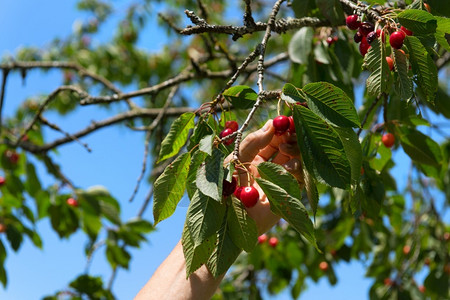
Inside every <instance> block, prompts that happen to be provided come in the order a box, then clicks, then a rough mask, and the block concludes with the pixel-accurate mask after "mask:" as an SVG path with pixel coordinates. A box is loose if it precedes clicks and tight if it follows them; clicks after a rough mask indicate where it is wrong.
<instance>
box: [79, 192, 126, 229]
mask: <svg viewBox="0 0 450 300" xmlns="http://www.w3.org/2000/svg"><path fill="white" fill-rule="evenodd" d="M78 195H83V197H84V198H88V199H90V204H91V206H92V205H94V206H95V208H94V209H95V210H96V211H98V212H100V213H101V214H102V215H103V216H104V217H105V218H107V219H108V220H109V221H111V222H112V223H114V224H116V225H119V224H120V223H121V220H120V205H119V202H117V200H116V199H115V198H114V197H112V196H111V194H110V193H109V191H108V190H107V189H106V188H105V187H104V186H101V185H96V186H91V187H89V188H88V189H87V190H86V191H85V192H82V191H79V192H78Z"/></svg>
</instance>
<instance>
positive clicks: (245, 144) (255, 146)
mask: <svg viewBox="0 0 450 300" xmlns="http://www.w3.org/2000/svg"><path fill="white" fill-rule="evenodd" d="M274 133H275V128H274V127H273V125H272V120H269V121H267V123H266V124H265V125H264V127H262V128H261V129H259V130H257V131H255V132H252V133H250V134H249V135H248V136H247V137H246V138H245V139H244V140H243V141H242V143H241V145H240V147H239V160H240V161H241V162H242V163H246V162H251V161H253V159H254V158H255V157H256V155H258V153H259V152H260V151H261V149H264V148H266V147H267V146H268V145H269V143H270V142H271V141H272V138H273V136H274ZM274 153H275V152H274Z"/></svg>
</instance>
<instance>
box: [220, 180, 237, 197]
mask: <svg viewBox="0 0 450 300" xmlns="http://www.w3.org/2000/svg"><path fill="white" fill-rule="evenodd" d="M236 186H237V179H236V178H235V177H231V182H229V181H228V180H226V179H224V180H223V183H222V195H223V196H225V197H228V196H230V195H231V194H233V193H234V191H235V190H236Z"/></svg>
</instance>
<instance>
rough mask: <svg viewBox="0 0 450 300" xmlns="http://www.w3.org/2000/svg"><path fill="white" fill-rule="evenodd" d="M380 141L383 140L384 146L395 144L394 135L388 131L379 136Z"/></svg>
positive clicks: (389, 146)
mask: <svg viewBox="0 0 450 300" xmlns="http://www.w3.org/2000/svg"><path fill="white" fill-rule="evenodd" d="M381 142H383V144H384V146H385V147H387V148H391V147H392V146H394V144H395V135H393V134H392V133H390V132H388V133H386V134H384V135H383V136H382V137H381Z"/></svg>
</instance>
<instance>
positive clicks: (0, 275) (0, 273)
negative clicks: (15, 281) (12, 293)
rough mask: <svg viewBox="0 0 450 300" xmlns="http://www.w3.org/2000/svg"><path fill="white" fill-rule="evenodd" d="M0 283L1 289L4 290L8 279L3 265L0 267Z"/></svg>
mask: <svg viewBox="0 0 450 300" xmlns="http://www.w3.org/2000/svg"><path fill="white" fill-rule="evenodd" d="M0 282H1V283H2V285H3V287H4V288H6V285H7V284H8V277H7V275H6V270H5V267H4V264H1V265H0Z"/></svg>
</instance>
